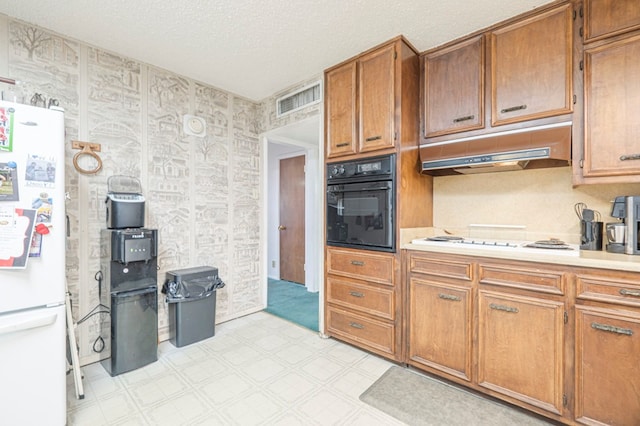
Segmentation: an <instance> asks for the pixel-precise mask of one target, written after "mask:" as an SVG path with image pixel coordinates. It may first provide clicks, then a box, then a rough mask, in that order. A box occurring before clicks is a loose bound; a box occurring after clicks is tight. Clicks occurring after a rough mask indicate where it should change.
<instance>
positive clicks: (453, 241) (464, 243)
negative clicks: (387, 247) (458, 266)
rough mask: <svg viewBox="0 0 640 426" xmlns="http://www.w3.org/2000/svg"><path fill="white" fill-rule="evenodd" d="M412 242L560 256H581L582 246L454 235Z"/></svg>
mask: <svg viewBox="0 0 640 426" xmlns="http://www.w3.org/2000/svg"><path fill="white" fill-rule="evenodd" d="M411 243H412V244H418V245H427V246H431V247H453V248H464V249H469V250H479V251H484V250H492V251H500V252H503V253H505V254H506V253H518V254H521V253H532V254H533V253H535V254H546V255H551V256H555V255H560V256H579V255H580V247H579V246H578V245H575V244H566V243H564V242H562V241H559V240H545V241H535V242H534V241H511V240H484V239H474V238H462V237H454V236H449V235H447V236H438V237H429V238H418V239H415V240H413V241H411Z"/></svg>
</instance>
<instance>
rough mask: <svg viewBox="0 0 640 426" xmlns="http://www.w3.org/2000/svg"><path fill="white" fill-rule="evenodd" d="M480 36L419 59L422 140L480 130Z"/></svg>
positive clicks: (481, 124) (481, 113)
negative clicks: (420, 62) (423, 138)
mask: <svg viewBox="0 0 640 426" xmlns="http://www.w3.org/2000/svg"><path fill="white" fill-rule="evenodd" d="M484 40H485V38H484V36H482V35H480V36H477V37H473V38H471V39H469V40H465V41H463V42H461V43H458V44H455V45H453V46H451V47H448V48H444V49H441V50H437V51H434V52H432V53H428V54H426V55H424V56H423V57H422V78H421V80H420V81H421V82H422V120H423V131H424V134H423V137H425V138H430V137H435V136H440V135H446V134H450V133H457V132H462V131H467V130H474V129H481V128H483V127H484V65H485V61H484V52H485V43H484Z"/></svg>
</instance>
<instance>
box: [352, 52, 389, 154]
mask: <svg viewBox="0 0 640 426" xmlns="http://www.w3.org/2000/svg"><path fill="white" fill-rule="evenodd" d="M395 56H396V49H395V44H391V45H388V46H386V47H383V48H381V49H379V50H376V51H374V52H371V53H369V54H367V55H365V56H363V57H362V58H360V60H359V64H358V67H359V68H358V87H359V89H360V92H359V96H358V100H359V102H358V105H359V107H360V114H359V116H360V120H359V124H360V126H359V129H358V130H359V141H358V148H359V151H360V152H366V151H373V150H377V149H382V148H389V147H393V146H394V134H393V133H394V132H393V130H394V129H393V123H394V118H395V114H394V111H395V90H394V87H395V84H394V75H395V73H394V69H395Z"/></svg>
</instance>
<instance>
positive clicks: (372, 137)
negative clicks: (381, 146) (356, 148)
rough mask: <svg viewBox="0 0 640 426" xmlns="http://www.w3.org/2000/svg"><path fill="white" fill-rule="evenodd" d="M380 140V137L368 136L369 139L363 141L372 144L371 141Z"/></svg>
mask: <svg viewBox="0 0 640 426" xmlns="http://www.w3.org/2000/svg"><path fill="white" fill-rule="evenodd" d="M380 139H382V136H370V137H368V138H366V139H365V141H367V142H373V141H377V140H380Z"/></svg>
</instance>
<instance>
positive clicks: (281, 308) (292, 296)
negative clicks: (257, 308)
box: [265, 278, 318, 331]
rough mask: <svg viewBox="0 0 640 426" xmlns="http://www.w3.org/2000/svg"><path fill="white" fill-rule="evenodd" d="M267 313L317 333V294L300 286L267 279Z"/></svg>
mask: <svg viewBox="0 0 640 426" xmlns="http://www.w3.org/2000/svg"><path fill="white" fill-rule="evenodd" d="M268 285H269V289H268V292H267V309H265V310H266V311H267V312H269V313H271V314H273V315H276V316H278V317H280V318H284V319H286V320H288V321H291V322H293V323H296V324H298V325H301V326H303V327H306V328H309V329H311V330H313V331H318V293H310V292H308V291H307V288H306V287H305V286H303V285H301V284H296V283H292V282H289V281H281V280H273V279H271V278H269V282H268Z"/></svg>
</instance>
